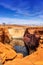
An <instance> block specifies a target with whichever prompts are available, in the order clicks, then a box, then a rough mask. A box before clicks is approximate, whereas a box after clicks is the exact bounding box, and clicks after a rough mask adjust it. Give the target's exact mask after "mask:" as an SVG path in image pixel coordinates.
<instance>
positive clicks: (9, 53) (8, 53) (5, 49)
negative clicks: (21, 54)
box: [0, 43, 17, 63]
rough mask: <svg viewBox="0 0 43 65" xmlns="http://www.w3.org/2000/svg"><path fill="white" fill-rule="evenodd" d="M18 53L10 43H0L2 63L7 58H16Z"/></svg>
mask: <svg viewBox="0 0 43 65" xmlns="http://www.w3.org/2000/svg"><path fill="white" fill-rule="evenodd" d="M16 55H17V54H16V52H15V51H14V50H12V49H11V48H10V47H9V46H8V45H5V44H3V43H0V59H1V62H2V63H3V62H5V60H9V59H13V58H15V57H16Z"/></svg>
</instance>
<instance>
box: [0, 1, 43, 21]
mask: <svg viewBox="0 0 43 65" xmlns="http://www.w3.org/2000/svg"><path fill="white" fill-rule="evenodd" d="M0 10H1V11H0V16H2V17H3V16H4V17H5V16H6V17H9V18H11V17H13V18H16V19H18V18H19V19H31V20H32V19H39V20H41V19H42V20H43V0H0ZM2 10H4V12H3V11H2ZM6 11H7V13H6ZM2 13H3V14H2ZM4 14H5V15H4ZM42 20H41V21H42Z"/></svg>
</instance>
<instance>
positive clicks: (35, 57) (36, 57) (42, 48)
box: [4, 44, 43, 65]
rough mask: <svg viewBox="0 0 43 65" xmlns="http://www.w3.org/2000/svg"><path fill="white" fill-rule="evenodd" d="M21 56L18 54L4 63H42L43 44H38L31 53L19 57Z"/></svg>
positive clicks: (16, 64)
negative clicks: (35, 49)
mask: <svg viewBox="0 0 43 65" xmlns="http://www.w3.org/2000/svg"><path fill="white" fill-rule="evenodd" d="M21 56H22V55H20V56H19V54H18V57H16V58H15V59H13V60H10V61H7V62H5V63H4V65H22V64H23V65H43V44H41V45H39V48H38V49H37V51H36V52H34V53H32V54H31V55H29V56H26V57H24V58H23V57H22V59H21V58H20V57H21Z"/></svg>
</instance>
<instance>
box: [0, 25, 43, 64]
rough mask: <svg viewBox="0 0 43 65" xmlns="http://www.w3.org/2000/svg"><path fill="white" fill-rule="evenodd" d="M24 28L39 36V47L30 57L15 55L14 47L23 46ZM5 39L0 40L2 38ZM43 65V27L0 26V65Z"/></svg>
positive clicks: (20, 54)
mask: <svg viewBox="0 0 43 65" xmlns="http://www.w3.org/2000/svg"><path fill="white" fill-rule="evenodd" d="M26 28H28V31H29V32H30V33H31V34H33V33H34V31H37V33H38V35H40V42H39V46H38V48H37V50H36V51H34V52H32V53H31V54H30V55H27V56H25V57H24V56H23V54H22V53H20V52H19V53H17V52H16V50H15V48H14V46H16V45H18V46H22V47H23V46H25V45H24V41H23V35H24V33H25V30H26ZM3 37H5V39H3V40H4V41H3V40H2V38H3ZM22 64H23V65H43V26H27V25H25V26H22V25H0V65H22Z"/></svg>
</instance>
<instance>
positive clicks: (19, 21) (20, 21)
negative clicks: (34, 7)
mask: <svg viewBox="0 0 43 65" xmlns="http://www.w3.org/2000/svg"><path fill="white" fill-rule="evenodd" d="M0 23H6V24H29V25H32V24H33V25H43V21H39V20H26V19H17V18H0Z"/></svg>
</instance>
